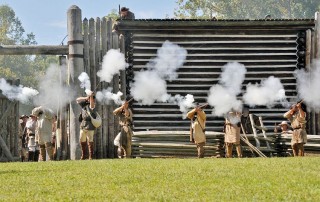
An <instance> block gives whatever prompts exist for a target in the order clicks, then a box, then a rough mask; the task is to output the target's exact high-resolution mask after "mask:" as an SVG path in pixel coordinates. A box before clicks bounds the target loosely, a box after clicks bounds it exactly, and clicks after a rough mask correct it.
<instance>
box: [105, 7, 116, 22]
mask: <svg viewBox="0 0 320 202" xmlns="http://www.w3.org/2000/svg"><path fill="white" fill-rule="evenodd" d="M105 17H106V18H111V19H112V20H113V21H115V20H117V19H118V18H119V12H118V10H117V9H112V10H111V12H110V13H109V14H108V15H106V16H105Z"/></svg>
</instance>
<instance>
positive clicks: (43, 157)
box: [40, 144, 47, 161]
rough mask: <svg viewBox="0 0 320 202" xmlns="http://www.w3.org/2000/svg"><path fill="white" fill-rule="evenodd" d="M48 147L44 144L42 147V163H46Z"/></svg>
mask: <svg viewBox="0 0 320 202" xmlns="http://www.w3.org/2000/svg"><path fill="white" fill-rule="evenodd" d="M46 157H47V154H46V146H45V145H44V144H41V145H40V161H46V160H47V159H46Z"/></svg>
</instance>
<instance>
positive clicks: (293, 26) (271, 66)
mask: <svg viewBox="0 0 320 202" xmlns="http://www.w3.org/2000/svg"><path fill="white" fill-rule="evenodd" d="M67 18H68V20H67V23H68V45H60V46H0V54H1V55H19V54H28V55H33V54H47V55H62V56H60V64H62V65H65V68H68V76H69V77H68V80H67V81H65V85H70V86H73V87H74V89H75V94H76V96H83V95H84V90H83V89H81V88H80V83H79V80H78V76H79V75H80V73H82V72H86V73H87V74H88V75H89V76H90V80H91V86H92V90H94V91H97V90H102V89H106V88H108V87H112V88H113V92H114V93H116V92H117V91H118V90H120V91H121V92H123V93H124V95H123V99H124V98H125V97H126V94H130V86H129V85H127V83H129V82H130V81H131V80H132V78H133V74H134V72H135V71H140V70H141V69H143V68H144V65H145V64H146V63H147V62H148V61H149V60H150V59H151V58H152V57H155V55H156V51H157V49H158V48H159V47H160V46H161V43H162V42H163V41H165V40H171V41H172V42H174V43H177V44H178V45H181V46H183V47H185V48H186V49H187V50H188V53H189V52H190V53H191V54H188V58H187V62H186V64H185V65H184V67H182V68H181V70H179V72H178V73H179V78H178V79H177V80H174V81H172V82H170V83H168V93H172V94H181V95H185V94H186V93H189V92H190V93H193V94H194V95H195V98H196V99H197V101H200V102H202V101H205V97H206V95H207V91H208V89H209V88H210V86H211V85H213V84H215V83H216V82H217V81H218V77H219V75H220V72H221V67H222V66H223V65H224V64H225V63H227V62H228V61H237V60H239V61H240V62H241V61H242V62H243V63H245V65H246V67H248V78H246V81H245V83H244V85H245V84H247V83H248V82H254V81H255V82H257V81H260V80H261V79H262V78H266V77H267V76H269V75H275V76H279V77H281V79H282V81H283V82H284V86H285V90H286V94H287V95H288V96H289V98H294V97H296V88H295V87H296V81H295V78H294V77H293V76H292V72H293V70H294V69H296V68H309V67H310V64H311V62H312V61H314V60H317V59H319V58H320V15H319V13H317V14H316V19H315V20H314V19H303V20H299V19H297V20H253V21H251V20H199V21H198V20H197V21H196V20H170V19H166V20H133V21H128V20H121V21H120V22H119V30H120V32H121V33H123V35H120V36H119V35H118V34H117V33H113V32H112V20H111V19H107V18H96V19H93V18H90V19H89V20H88V19H87V18H84V19H82V15H81V9H80V8H79V7H77V6H71V7H70V8H69V9H68V12H67ZM300 34H301V35H300ZM300 39H302V40H300ZM257 41H258V42H257ZM257 43H261V44H260V45H259V46H258V45H257ZM299 43H302V44H299ZM279 47H280V48H279ZM118 48H120V51H121V52H122V53H125V56H126V59H127V62H128V63H129V68H128V70H126V71H122V72H121V74H120V75H116V76H114V78H113V79H112V81H111V82H110V83H106V82H100V80H99V77H97V75H96V73H97V71H99V70H100V69H101V63H102V59H103V56H104V55H105V54H106V53H107V51H108V50H110V49H118ZM277 48H279V49H277ZM223 51H225V52H223ZM245 51H247V52H245ZM257 51H261V54H260V53H257ZM272 51H274V53H273V52H272ZM221 53H222V54H223V55H221ZM65 56H67V57H65ZM221 58H223V59H221ZM265 68H267V69H265ZM262 70H263V71H262ZM98 84H99V85H98ZM97 86H98V87H97ZM96 87H97V89H96ZM2 98H3V97H2ZM9 105H10V106H11V105H17V104H15V103H14V102H10V101H8V100H4V99H1V107H2V109H1V110H2V111H1V112H2V113H5V112H6V111H5V109H6V108H8V106H9ZM97 107H98V112H99V114H100V115H101V116H102V119H103V124H102V127H100V128H99V129H98V130H97V131H96V135H95V139H94V142H95V158H98V159H100V158H114V157H115V154H116V152H115V147H114V145H113V140H114V137H115V136H116V133H117V132H118V129H119V126H118V123H117V122H118V121H117V119H116V118H115V117H114V116H113V114H112V111H113V110H114V108H115V107H116V106H115V104H114V103H110V104H108V105H106V104H99V103H98V104H97ZM133 107H134V112H135V114H134V120H135V126H136V133H135V136H134V143H133V147H134V155H135V156H139V153H137V151H143V152H141V155H142V156H152V151H157V152H158V154H163V153H164V154H168V155H170V152H173V154H174V153H175V151H177V152H179V151H178V150H175V148H182V149H183V151H186V153H187V155H191V156H193V155H195V153H196V151H195V150H194V153H193V149H195V146H194V145H191V144H190V143H188V142H186V140H187V139H188V138H186V132H185V131H188V127H189V125H188V121H187V120H182V119H181V114H180V112H179V110H178V107H177V106H173V105H171V104H168V103H156V104H155V105H152V106H141V105H138V104H134V105H133ZM284 110H285V109H279V108H277V109H275V108H271V109H265V108H256V109H254V110H253V113H255V114H257V115H258V116H262V117H264V120H265V123H266V124H265V125H266V126H267V127H268V128H269V129H272V128H271V126H273V125H274V122H275V121H277V122H280V121H281V120H283V118H282V117H281V115H282V114H283V112H284ZM2 113H1V116H0V118H1V119H0V124H1V128H0V129H1V131H2V132H1V137H2V139H3V141H2V140H1V139H0V145H1V144H2V142H5V143H6V145H7V147H8V149H9V150H10V152H11V154H12V156H17V155H18V154H17V152H18V151H17V146H16V144H17V143H16V141H17V140H16V139H17V136H15V135H14V134H17V131H14V130H15V129H14V128H11V129H12V131H11V130H9V132H8V131H7V128H8V127H10V126H8V125H7V124H8V123H16V124H18V120H17V117H18V111H17V107H16V106H15V107H13V108H12V111H10V113H9V112H6V113H9V114H15V115H16V116H15V118H13V119H14V120H15V122H13V121H12V120H11V119H10V120H8V119H9V117H10V116H6V118H4V116H3V114H2ZM79 113H80V106H78V105H77V103H76V102H75V100H74V101H73V102H71V103H70V105H68V106H62V107H61V109H60V114H59V116H60V128H61V133H62V138H61V148H59V151H60V155H61V158H62V159H72V160H75V159H79V157H80V145H79V122H78V120H77V118H78V115H79ZM207 114H208V121H207V131H209V133H208V134H209V137H208V142H209V144H208V146H207V148H208V149H212V150H211V151H210V152H209V153H208V154H209V155H220V156H221V155H223V147H222V146H223V141H222V140H223V139H222V138H223V137H222V136H221V131H222V126H223V119H216V118H214V117H213V116H211V115H210V110H208V109H207ZM308 118H309V120H310V121H309V125H308V133H309V134H319V128H320V127H319V124H320V121H319V114H317V113H315V112H310V113H309V114H308ZM5 119H6V120H5ZM67 126H69V127H67ZM16 128H17V127H16ZM68 128H69V130H67V129H68ZM4 130H5V132H3V131H4ZM148 130H150V131H151V130H158V131H170V132H168V133H166V134H164V133H163V132H150V134H149V136H148V132H147V131H148ZM172 131H173V132H172ZM175 131H177V132H175ZM213 131H217V132H213ZM219 131H220V132H219ZM12 134H13V136H14V137H11V136H10V135H12ZM170 135H172V136H170ZM8 136H10V137H8ZM174 137H176V138H174ZM153 138H155V139H154V141H156V142H157V143H159V144H161V143H165V140H168V142H167V143H165V144H167V145H169V146H170V144H171V146H172V147H171V148H170V147H168V148H166V149H165V150H163V151H161V149H159V148H158V149H157V150H154V149H153V148H155V147H161V146H157V145H155V144H152V140H153ZM250 138H251V137H250ZM270 138H272V137H270ZM144 141H145V143H143V142H144ZM250 141H252V143H253V144H254V139H250ZM267 141H269V139H267ZM177 144H178V145H177ZM179 144H181V145H182V146H179ZM270 144H271V145H273V147H272V149H271V150H270V149H269V150H268V151H266V152H267V153H272V152H274V150H276V149H278V148H279V147H276V146H274V145H279V144H278V143H277V141H273V142H272V141H270ZM262 146H263V145H262ZM142 147H144V148H145V149H144V150H143V149H142ZM164 151H166V152H167V153H165V152H164ZM3 153H4V151H3V149H2V153H1V154H2V155H3ZM8 155H9V154H8ZM9 156H10V155H9ZM9 158H10V157H9Z"/></svg>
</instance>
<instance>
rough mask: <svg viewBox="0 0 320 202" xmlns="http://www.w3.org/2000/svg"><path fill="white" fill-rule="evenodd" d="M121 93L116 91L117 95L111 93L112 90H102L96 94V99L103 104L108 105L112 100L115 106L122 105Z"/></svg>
mask: <svg viewBox="0 0 320 202" xmlns="http://www.w3.org/2000/svg"><path fill="white" fill-rule="evenodd" d="M122 95H123V93H122V92H120V91H118V93H117V94H114V93H112V88H108V89H104V90H102V91H98V92H97V93H96V99H97V101H98V102H101V103H103V104H109V103H110V101H111V100H113V101H114V102H115V103H116V104H118V105H122V104H123V103H124V101H122V100H121V96H122Z"/></svg>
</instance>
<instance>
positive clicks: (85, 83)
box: [78, 72, 91, 95]
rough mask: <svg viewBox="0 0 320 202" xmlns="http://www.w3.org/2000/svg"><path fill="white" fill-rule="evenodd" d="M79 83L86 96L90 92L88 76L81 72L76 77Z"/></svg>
mask: <svg viewBox="0 0 320 202" xmlns="http://www.w3.org/2000/svg"><path fill="white" fill-rule="evenodd" d="M78 79H79V81H80V82H81V83H80V87H81V88H84V89H85V92H86V94H87V95H88V94H89V93H90V91H91V82H90V78H89V75H88V74H87V73H86V72H82V73H81V74H80V75H79V77H78Z"/></svg>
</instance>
